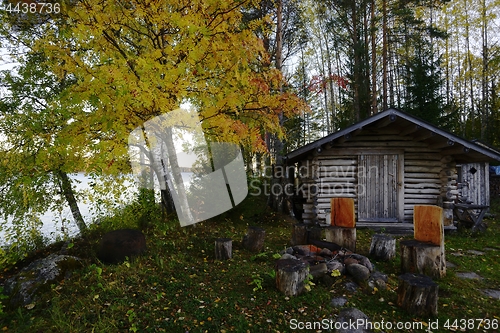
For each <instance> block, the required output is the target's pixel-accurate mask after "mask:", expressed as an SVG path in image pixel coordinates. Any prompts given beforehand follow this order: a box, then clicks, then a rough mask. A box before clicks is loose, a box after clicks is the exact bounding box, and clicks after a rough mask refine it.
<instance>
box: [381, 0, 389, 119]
mask: <svg viewBox="0 0 500 333" xmlns="http://www.w3.org/2000/svg"><path fill="white" fill-rule="evenodd" d="M387 35H388V32H387V0H383V1H382V109H383V110H387V109H388V103H387V94H388V90H387V83H388V79H387V67H388V65H387V62H388V59H387V43H388V40H387Z"/></svg>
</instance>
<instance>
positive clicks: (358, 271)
mask: <svg viewBox="0 0 500 333" xmlns="http://www.w3.org/2000/svg"><path fill="white" fill-rule="evenodd" d="M346 269H347V272H348V273H349V274H350V275H351V276H352V278H353V279H354V281H356V282H358V283H360V282H364V281H366V280H368V278H369V277H370V270H369V269H368V268H366V267H365V266H363V265H360V264H352V265H349V266H347V268H346Z"/></svg>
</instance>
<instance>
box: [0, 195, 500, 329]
mask: <svg viewBox="0 0 500 333" xmlns="http://www.w3.org/2000/svg"><path fill="white" fill-rule="evenodd" d="M293 223H294V222H293V221H292V220H290V219H287V218H285V217H283V216H278V215H275V214H273V213H272V212H270V211H269V210H267V209H266V205H265V202H264V201H262V199H260V198H256V197H249V198H248V199H247V200H246V202H244V204H242V205H240V206H239V207H238V209H237V210H234V211H231V212H229V213H227V214H225V215H222V216H219V217H217V218H216V219H214V220H213V221H207V222H203V223H200V224H197V225H195V226H191V227H186V228H181V227H179V226H178V223H177V222H176V221H167V222H159V221H156V222H154V223H151V224H150V226H149V227H148V228H147V229H146V230H145V233H146V236H147V240H148V248H149V251H148V254H147V255H146V256H143V257H141V258H138V259H136V260H133V261H130V262H125V263H123V264H120V265H114V266H106V265H103V264H101V263H99V262H98V260H97V259H96V258H95V246H96V244H97V242H98V236H99V235H100V234H102V232H103V231H104V230H98V231H96V232H94V234H93V237H90V238H88V239H86V240H80V241H75V243H74V246H73V247H72V248H71V249H70V250H69V252H70V254H74V255H77V256H80V257H82V258H85V260H86V265H85V267H84V268H82V269H80V270H78V271H76V272H74V274H73V276H72V277H71V278H70V279H67V280H65V281H63V282H61V283H60V284H58V285H52V286H51V288H50V289H49V290H47V291H46V292H45V293H43V294H41V295H40V298H39V299H38V300H37V301H36V303H34V307H32V308H31V306H30V308H31V309H27V308H17V309H9V308H5V309H4V312H5V313H4V314H3V315H1V318H0V331H2V330H3V331H5V332H291V331H293V329H292V328H293V327H291V323H294V322H295V321H294V320H296V323H298V322H299V321H300V322H313V321H321V320H323V319H327V320H328V319H330V318H335V317H336V315H337V314H338V313H339V311H340V310H339V309H337V308H334V307H332V306H331V305H330V301H331V299H332V298H333V297H337V296H345V297H346V298H348V303H347V304H346V307H356V308H359V309H360V310H361V311H363V312H365V313H366V314H367V315H368V316H369V317H370V318H371V319H372V320H373V321H375V322H379V323H382V321H384V323H387V322H390V323H394V325H395V323H396V322H403V323H405V324H406V325H408V326H410V325H411V326H413V329H411V328H409V329H405V330H401V329H395V328H394V329H392V330H391V329H387V324H386V326H385V329H384V331H385V332H401V331H405V332H425V331H426V330H429V329H430V330H431V331H432V332H449V331H453V330H455V331H460V328H464V330H463V331H467V332H481V331H486V332H495V331H500V329H498V328H497V329H494V326H493V325H490V326H491V327H489V330H485V327H483V328H479V329H478V328H477V323H478V322H475V323H474V325H475V326H474V329H471V327H468V326H467V322H461V321H460V320H461V319H489V320H491V323H494V322H495V321H494V320H496V322H497V323H498V321H500V318H499V316H500V301H499V300H493V299H491V298H488V297H486V296H483V295H482V294H481V293H480V292H479V291H478V290H479V289H485V288H492V289H500V276H499V275H500V273H499V272H500V244H499V239H500V224H499V223H498V222H496V221H492V220H490V221H488V225H489V228H488V231H487V233H485V234H482V235H471V234H470V233H469V232H467V231H465V232H461V233H457V234H455V235H449V236H447V238H446V251H447V252H446V254H447V260H448V261H451V262H453V263H454V264H456V265H457V266H458V267H457V268H455V269H450V270H449V271H448V274H447V276H446V277H445V278H443V279H441V280H440V281H438V283H439V288H440V289H439V305H438V309H439V316H438V317H437V318H427V317H425V318H419V317H416V316H414V315H412V314H408V313H405V312H404V311H402V310H401V309H400V308H399V307H398V306H397V305H396V299H397V296H396V289H397V276H398V275H399V257H398V258H396V259H395V260H394V261H392V262H389V263H381V262H380V263H379V262H376V261H374V264H375V265H376V268H377V269H378V270H380V271H382V272H384V273H386V274H388V275H389V282H388V284H387V285H388V289H387V290H385V291H382V290H379V291H376V292H373V291H369V290H368V289H363V288H360V289H359V290H358V291H357V292H356V293H350V292H347V291H346V290H345V289H344V286H343V285H344V282H346V281H347V278H346V277H339V278H338V280H337V282H335V283H334V285H333V286H332V287H331V288H327V287H325V286H323V285H321V284H316V285H315V286H313V287H312V290H311V291H310V292H307V293H305V294H303V295H301V296H298V297H291V298H289V297H285V296H284V295H282V294H280V293H279V292H278V291H277V290H276V288H275V281H274V277H273V271H274V268H273V264H274V260H275V259H273V254H276V253H278V252H279V251H281V250H283V249H284V248H286V247H287V245H288V244H287V243H288V241H289V239H290V236H291V225H292V224H293ZM249 225H256V226H260V227H263V228H264V229H265V230H266V249H265V252H264V253H262V254H259V255H255V254H252V253H249V252H247V251H245V250H244V249H242V248H241V246H240V241H241V238H242V237H243V235H244V234H245V232H246V230H247V228H248V226H249ZM371 235H372V232H371V231H369V230H359V232H358V252H359V253H360V254H364V255H367V252H368V250H369V245H370V238H371ZM218 237H230V238H232V239H233V259H231V260H227V261H224V262H219V261H215V260H214V240H215V239H216V238H218ZM57 246H59V247H60V245H57ZM57 246H54V247H52V248H49V249H47V250H46V251H45V252H44V253H42V254H46V253H48V252H50V251H52V250H53V249H55V248H57ZM485 248H490V250H487V251H486V255H483V256H475V255H470V254H467V253H466V251H467V250H470V249H474V250H481V251H483V250H484V249H485ZM451 253H463V254H464V255H463V256H454V255H452V254H451ZM40 255H41V254H40ZM18 266H22V264H19V265H18ZM458 271H466V272H469V271H471V272H476V273H477V274H479V275H481V276H482V277H483V278H484V279H483V280H479V281H478V280H462V279H459V278H457V277H456V276H455V272H458ZM9 273H11V272H4V273H3V274H4V275H3V277H4V278H5V277H6V276H8V275H9ZM4 302H5V301H4ZM455 319H457V320H458V321H457V322H455V323H456V324H457V325H458V327H457V328H456V329H455V328H453V327H449V328H451V329H446V328H445V327H444V325H445V323H446V322H447V321H448V324H453V323H454V321H455ZM436 320H438V321H439V329H436V328H435V327H429V321H432V323H431V326H432V325H435V324H434V323H435V322H436ZM468 324H470V323H468ZM498 325H500V323H498ZM305 331H307V330H305ZM310 331H315V330H310ZM316 331H319V330H316ZM326 331H328V330H327V329H323V332H326Z"/></svg>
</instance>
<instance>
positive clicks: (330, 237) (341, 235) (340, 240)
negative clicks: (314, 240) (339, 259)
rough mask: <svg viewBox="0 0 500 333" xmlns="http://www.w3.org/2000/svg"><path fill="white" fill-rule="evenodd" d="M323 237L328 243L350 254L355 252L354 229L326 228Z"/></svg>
mask: <svg viewBox="0 0 500 333" xmlns="http://www.w3.org/2000/svg"><path fill="white" fill-rule="evenodd" d="M325 236H326V240H327V241H328V242H332V243H336V244H338V245H340V246H342V247H345V248H346V249H349V250H351V251H352V252H355V251H356V228H343V227H333V226H331V227H327V228H326V229H325Z"/></svg>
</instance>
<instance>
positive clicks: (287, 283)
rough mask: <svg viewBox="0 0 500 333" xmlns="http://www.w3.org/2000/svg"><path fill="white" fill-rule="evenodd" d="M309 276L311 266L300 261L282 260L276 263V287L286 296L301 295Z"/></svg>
mask: <svg viewBox="0 0 500 333" xmlns="http://www.w3.org/2000/svg"><path fill="white" fill-rule="evenodd" d="M308 275H309V266H308V265H307V264H306V263H305V262H303V261H301V260H298V259H280V260H277V261H276V287H277V288H278V290H279V291H281V292H282V293H284V294H285V295H286V296H297V295H299V294H301V293H302V292H303V291H304V289H305V287H304V280H305V279H306V278H307V276H308Z"/></svg>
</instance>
